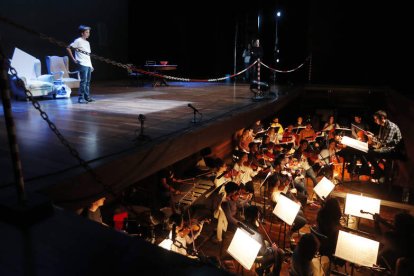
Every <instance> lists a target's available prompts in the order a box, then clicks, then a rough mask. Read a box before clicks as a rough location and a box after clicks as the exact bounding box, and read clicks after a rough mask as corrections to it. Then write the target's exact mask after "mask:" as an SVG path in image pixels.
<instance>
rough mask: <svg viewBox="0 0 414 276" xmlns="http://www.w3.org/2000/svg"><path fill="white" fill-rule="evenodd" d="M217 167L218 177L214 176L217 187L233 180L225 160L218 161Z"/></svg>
mask: <svg viewBox="0 0 414 276" xmlns="http://www.w3.org/2000/svg"><path fill="white" fill-rule="evenodd" d="M217 167H218V168H217V172H216V177H215V178H214V185H215V186H216V188H217V187H219V186H222V185H223V184H224V183H226V182H228V181H230V180H231V177H230V172H229V170H228V165H227V164H226V163H225V162H224V161H223V160H221V159H220V160H218V161H217Z"/></svg>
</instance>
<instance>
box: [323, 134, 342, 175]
mask: <svg viewBox="0 0 414 276" xmlns="http://www.w3.org/2000/svg"><path fill="white" fill-rule="evenodd" d="M328 143H329V144H328V148H326V149H323V150H321V152H320V153H319V155H318V157H319V160H320V164H321V165H322V169H323V170H324V175H325V176H327V177H328V178H330V179H331V180H335V177H338V176H339V173H338V170H335V169H336V167H335V166H340V165H342V162H341V159H340V157H339V156H338V155H337V153H338V152H339V151H340V150H341V149H340V148H339V147H338V142H337V141H336V140H335V139H334V138H331V139H329V142H328Z"/></svg>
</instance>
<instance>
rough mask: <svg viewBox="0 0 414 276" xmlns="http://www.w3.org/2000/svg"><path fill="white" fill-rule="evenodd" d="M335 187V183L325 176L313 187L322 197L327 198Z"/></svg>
mask: <svg viewBox="0 0 414 276" xmlns="http://www.w3.org/2000/svg"><path fill="white" fill-rule="evenodd" d="M334 188H335V185H334V184H333V183H332V181H330V180H329V179H328V178H326V177H325V176H324V177H323V178H322V179H321V181H319V183H318V184H317V185H316V186H315V188H313V190H314V191H315V193H316V194H317V195H318V196H319V197H320V198H322V199H324V198H327V197H328V195H329V194H330V193H331V192H332V190H333V189H334Z"/></svg>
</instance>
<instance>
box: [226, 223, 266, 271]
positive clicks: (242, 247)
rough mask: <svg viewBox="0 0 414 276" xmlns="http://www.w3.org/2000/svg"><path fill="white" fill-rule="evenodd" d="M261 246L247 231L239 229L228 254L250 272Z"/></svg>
mask: <svg viewBox="0 0 414 276" xmlns="http://www.w3.org/2000/svg"><path fill="white" fill-rule="evenodd" d="M261 246H262V245H261V244H260V243H259V242H258V241H256V240H255V239H254V238H253V237H252V235H250V234H249V233H247V231H245V230H243V229H241V228H237V230H236V233H235V234H234V237H233V239H232V241H231V243H230V246H229V248H228V249H227V252H228V253H229V254H230V255H231V256H232V257H233V258H234V259H235V260H236V261H238V262H239V264H241V265H242V266H243V267H244V268H245V269H247V270H250V269H251V268H252V266H253V263H254V261H255V260H256V257H257V254H258V253H259V250H260V247H261Z"/></svg>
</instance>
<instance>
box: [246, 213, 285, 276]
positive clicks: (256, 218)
mask: <svg viewBox="0 0 414 276" xmlns="http://www.w3.org/2000/svg"><path fill="white" fill-rule="evenodd" d="M244 216H245V219H244V222H245V224H246V226H247V227H249V229H250V230H252V231H253V232H254V234H253V236H252V237H253V238H254V239H255V240H256V241H258V242H259V243H260V244H261V247H260V250H259V253H258V254H257V257H256V262H259V263H260V264H261V267H260V268H259V269H256V273H257V274H258V275H260V276H261V275H263V273H264V272H265V271H263V268H266V267H269V266H273V270H272V272H273V273H272V275H276V276H277V275H280V271H281V269H282V263H283V259H284V255H285V252H284V251H283V250H282V249H280V248H279V247H278V246H277V245H276V243H273V242H272V243H271V244H270V242H271V241H269V243H266V242H265V240H264V239H263V236H262V234H260V233H259V227H258V226H259V223H260V212H259V209H258V208H257V206H249V207H247V208H246V210H245V212H244ZM264 231H265V230H264Z"/></svg>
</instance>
